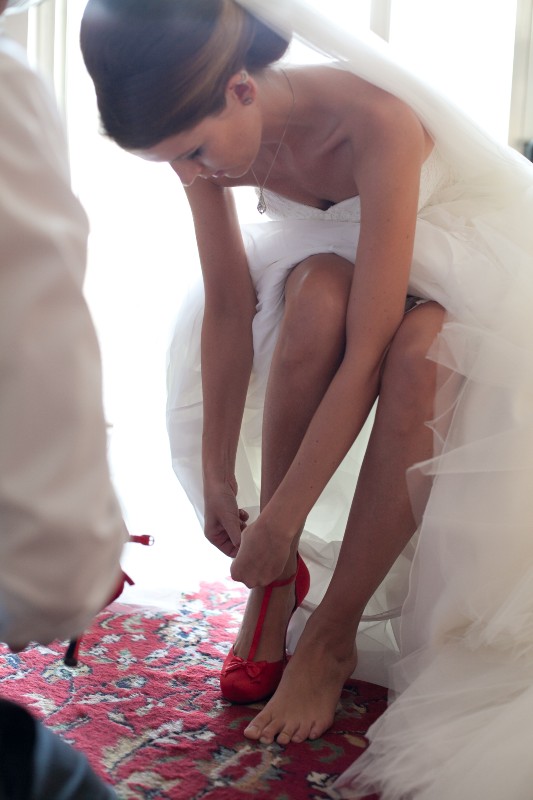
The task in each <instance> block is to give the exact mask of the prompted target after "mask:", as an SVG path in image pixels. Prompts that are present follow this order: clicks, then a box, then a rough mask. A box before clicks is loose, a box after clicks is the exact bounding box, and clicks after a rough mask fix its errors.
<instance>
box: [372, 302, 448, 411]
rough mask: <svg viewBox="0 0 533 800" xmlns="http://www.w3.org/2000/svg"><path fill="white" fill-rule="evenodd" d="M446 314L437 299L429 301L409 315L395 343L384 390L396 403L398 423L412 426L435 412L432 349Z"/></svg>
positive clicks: (386, 368)
mask: <svg viewBox="0 0 533 800" xmlns="http://www.w3.org/2000/svg"><path fill="white" fill-rule="evenodd" d="M420 312H423V313H420ZM443 318H444V310H443V309H442V308H441V307H440V306H439V305H438V304H437V303H428V304H427V305H426V306H422V307H420V309H419V310H418V309H417V310H415V311H412V312H410V314H408V315H407V316H406V318H405V320H404V322H403V323H402V325H401V326H400V328H399V330H398V333H397V334H396V336H395V338H394V340H393V342H392V344H391V347H390V350H389V353H388V354H387V358H386V360H385V363H384V368H383V377H382V383H381V392H380V394H381V396H382V398H383V400H384V401H385V402H387V403H388V405H389V406H392V409H393V413H394V415H395V416H396V417H397V419H396V422H395V424H396V425H399V426H401V425H402V423H403V424H405V425H406V426H409V424H410V422H411V421H417V420H419V419H420V417H421V416H422V417H424V418H425V419H429V418H430V417H431V416H432V412H433V405H434V398H435V390H436V379H437V367H436V364H435V362H434V361H433V360H432V359H431V358H430V357H428V351H429V350H430V347H431V345H432V343H433V342H434V340H435V337H436V336H437V335H438V333H439V331H440V329H441V327H442V322H443Z"/></svg>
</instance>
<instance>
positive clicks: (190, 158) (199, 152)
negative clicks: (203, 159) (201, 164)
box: [187, 147, 202, 161]
mask: <svg viewBox="0 0 533 800" xmlns="http://www.w3.org/2000/svg"><path fill="white" fill-rule="evenodd" d="M201 155H202V148H201V147H197V148H196V150H194V152H192V153H189V155H188V156H187V161H194V159H195V158H200V156H201Z"/></svg>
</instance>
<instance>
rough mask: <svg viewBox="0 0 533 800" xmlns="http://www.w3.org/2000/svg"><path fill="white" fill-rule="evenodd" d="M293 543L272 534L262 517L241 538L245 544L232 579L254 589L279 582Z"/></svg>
mask: <svg viewBox="0 0 533 800" xmlns="http://www.w3.org/2000/svg"><path fill="white" fill-rule="evenodd" d="M290 546H291V539H290V538H289V537H284V536H282V535H280V534H279V531H272V530H269V527H268V525H267V524H265V522H264V521H263V520H262V518H261V517H259V519H257V520H256V522H254V523H252V524H251V525H249V526H248V527H247V528H246V529H245V530H243V532H242V534H241V543H240V547H239V552H238V553H237V555H236V557H235V559H234V561H233V563H232V565H231V577H232V578H233V580H236V581H240V582H241V583H244V584H245V585H246V586H248V588H249V589H253V588H254V586H267V584H269V583H272V581H275V580H277V579H278V578H279V576H280V575H281V573H282V572H283V569H284V567H285V565H286V563H287V560H288V558H289V554H290Z"/></svg>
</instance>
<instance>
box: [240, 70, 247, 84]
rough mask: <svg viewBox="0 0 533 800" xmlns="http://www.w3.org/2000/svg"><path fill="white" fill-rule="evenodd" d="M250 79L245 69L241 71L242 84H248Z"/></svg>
mask: <svg viewBox="0 0 533 800" xmlns="http://www.w3.org/2000/svg"><path fill="white" fill-rule="evenodd" d="M248 77H249V76H248V73H247V72H246V70H245V69H243V70H241V83H246V81H247V80H248Z"/></svg>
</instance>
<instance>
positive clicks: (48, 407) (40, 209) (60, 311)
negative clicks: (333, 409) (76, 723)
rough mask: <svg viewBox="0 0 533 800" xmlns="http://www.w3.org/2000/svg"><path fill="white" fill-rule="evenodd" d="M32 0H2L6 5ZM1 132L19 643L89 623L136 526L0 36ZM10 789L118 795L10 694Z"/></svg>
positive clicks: (12, 606)
mask: <svg viewBox="0 0 533 800" xmlns="http://www.w3.org/2000/svg"><path fill="white" fill-rule="evenodd" d="M32 4H33V3H32V2H31V0H30V2H22V0H0V14H2V13H3V12H4V11H5V10H6V7H7V9H8V11H14V10H15V9H17V10H26V9H27V8H28V7H29V6H30V5H32ZM0 141H1V143H2V144H1V147H0V442H1V447H0V641H3V642H5V643H7V644H8V645H9V646H10V647H11V648H12V649H13V650H20V649H22V648H23V647H25V646H26V645H27V644H28V643H29V642H32V641H36V642H40V643H43V644H45V643H48V642H50V641H52V640H54V639H66V638H70V637H74V636H76V635H77V634H79V633H81V632H82V631H83V630H84V628H85V627H86V626H87V625H88V624H89V623H90V621H91V619H92V617H93V616H94V615H95V614H96V613H97V612H98V611H99V610H100V609H101V608H102V607H103V606H105V604H106V602H107V600H108V598H109V597H110V596H111V595H112V594H113V591H114V589H115V587H116V586H117V584H118V581H119V576H120V574H121V571H120V554H121V551H122V547H123V543H124V541H125V540H126V538H127V535H126V530H125V525H124V522H123V519H122V515H121V511H120V508H119V504H118V501H117V498H116V496H115V493H114V490H113V487H112V484H111V480H110V475H109V468H108V463H107V453H106V425H105V420H104V413H103V406H102V379H101V361H100V353H99V349H98V343H97V338H96V334H95V330H94V326H93V323H92V320H91V317H90V314H89V311H88V308H87V305H86V302H85V300H84V297H83V294H82V284H83V279H84V273H85V267H86V243H87V233H88V225H87V218H86V215H85V213H84V211H83V209H82V208H81V206H80V204H79V202H78V200H77V199H76V197H75V196H74V194H73V193H72V190H71V188H70V176H69V168H68V162H67V155H66V154H67V148H66V142H65V137H64V131H63V128H62V125H61V122H60V119H59V115H58V113H57V110H56V107H55V104H54V102H53V100H52V98H51V96H50V94H49V92H48V90H47V88H46V86H45V85H44V84H43V82H42V80H41V79H40V78H39V77H38V76H37V75H36V74H35V73H34V72H33V71H32V70H31V69H30V67H29V66H28V64H27V62H26V59H25V54H24V53H23V52H22V50H21V49H20V48H19V46H18V45H16V44H15V43H14V42H13V41H11V40H10V39H9V38H8V37H7V36H6V35H5V34H3V33H2V32H1V31H0ZM46 752H47V753H48V755H47V756H45V755H43V754H44V753H46ZM73 776H75V777H73ZM19 782H20V785H19ZM23 784H26V786H25V788H24V786H23ZM67 784H68V786H69V787H70V788H68V787H67ZM24 792H27V793H24ZM30 792H31V794H30ZM4 795H5V796H6V797H8V798H11V797H16V798H22V797H28V798H30V797H31V798H32V799H33V800H37V798H45V797H46V798H48V800H50V798H52V797H53V798H54V800H60V799H61V800H74V798H80V799H81V798H89V797H90V798H91V800H100V798H102V799H103V798H110V797H114V793H113V792H112V791H111V790H110V789H109V788H108V787H106V786H104V784H103V783H101V781H100V779H98V778H96V776H95V775H93V773H92V772H91V771H90V769H89V767H88V765H87V763H86V761H85V759H83V758H82V757H81V756H80V755H79V754H77V753H75V752H74V751H73V750H71V749H70V748H68V747H67V746H66V745H65V744H63V743H62V742H61V740H59V738H58V737H55V736H53V735H52V734H51V733H50V732H48V731H46V730H45V729H44V728H43V727H42V726H40V725H39V724H38V723H36V721H35V720H33V718H32V717H31V716H30V715H28V714H27V712H25V711H24V710H23V709H21V708H19V707H18V706H15V705H13V704H10V703H7V702H6V701H1V702H0V797H2V798H3V797H4Z"/></svg>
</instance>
